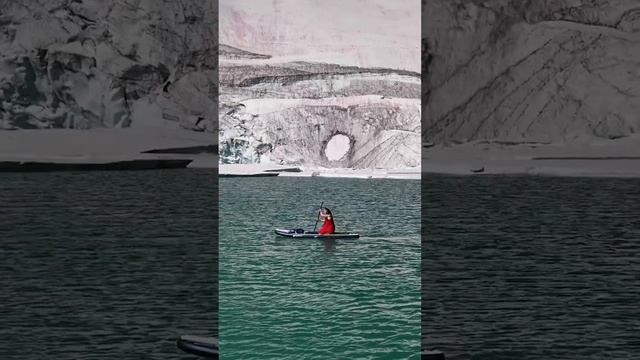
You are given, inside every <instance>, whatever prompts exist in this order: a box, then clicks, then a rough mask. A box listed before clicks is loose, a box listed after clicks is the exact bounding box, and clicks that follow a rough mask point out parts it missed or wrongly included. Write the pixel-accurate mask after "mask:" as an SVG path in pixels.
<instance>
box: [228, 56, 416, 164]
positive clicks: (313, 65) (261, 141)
mask: <svg viewBox="0 0 640 360" xmlns="http://www.w3.org/2000/svg"><path fill="white" fill-rule="evenodd" d="M270 60H272V58H271V57H270V55H268V54H255V53H251V52H248V51H244V50H242V49H238V48H236V47H233V46H230V45H221V48H220V60H219V62H220V64H219V66H220V72H219V79H220V93H219V99H220V107H219V114H220V118H219V119H220V120H219V126H220V129H219V138H220V160H221V162H222V163H226V164H251V163H275V164H282V165H301V166H307V167H324V168H351V169H373V168H381V169H398V168H408V167H418V166H420V119H421V111H422V109H421V106H420V102H421V100H420V96H421V77H420V74H419V73H416V72H412V71H407V70H398V69H388V68H363V67H358V66H346V65H338V64H331V63H321V62H313V61H287V62H278V61H270ZM340 138H343V139H348V141H343V146H346V147H344V148H342V149H339V152H340V153H341V155H342V156H340V157H333V156H332V155H329V156H328V154H333V153H334V152H335V151H334V150H335V149H327V145H328V144H332V140H336V139H340ZM327 150H329V151H327Z"/></svg>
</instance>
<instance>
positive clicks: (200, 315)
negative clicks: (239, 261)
mask: <svg viewBox="0 0 640 360" xmlns="http://www.w3.org/2000/svg"><path fill="white" fill-rule="evenodd" d="M216 197H217V182H216V178H215V176H214V175H212V172H211V171H206V170H191V169H186V170H162V171H134V172H84V173H83V172H68V173H31V174H28V173H12V174H9V173H3V174H0V239H1V241H2V246H1V247H0V259H2V261H1V262H0V289H1V290H0V319H1V320H0V323H1V324H2V325H1V326H0V339H2V340H1V341H0V359H3V360H4V359H21V360H24V359H38V360H40V359H193V358H194V357H193V356H189V355H188V354H185V353H183V352H182V351H180V350H179V349H177V347H176V344H175V340H176V338H177V337H178V336H179V335H182V334H201V335H214V336H215V335H216V331H217V303H216V297H217V283H216V280H217V274H216V271H217V264H216V263H217V238H216V229H215V225H216V222H215V216H216V215H217V213H216V207H215V199H216Z"/></svg>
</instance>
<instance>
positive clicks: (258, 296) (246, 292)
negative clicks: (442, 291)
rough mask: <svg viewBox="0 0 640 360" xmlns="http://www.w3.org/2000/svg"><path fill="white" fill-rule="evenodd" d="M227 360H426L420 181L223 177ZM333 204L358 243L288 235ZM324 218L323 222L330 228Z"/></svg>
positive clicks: (222, 302) (340, 227) (222, 299)
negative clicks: (280, 233)
mask: <svg viewBox="0 0 640 360" xmlns="http://www.w3.org/2000/svg"><path fill="white" fill-rule="evenodd" d="M219 185H220V187H219V190H220V193H219V194H220V247H219V251H220V258H219V259H220V263H219V271H220V272H219V285H220V293H219V310H220V312H219V314H220V319H219V320H220V328H219V333H220V341H221V355H222V358H223V359H251V358H253V359H255V358H260V359H418V358H419V353H420V260H421V259H420V256H421V254H420V181H407V180H380V179H367V180H360V179H324V178H322V179H321V178H221V179H220V183H219ZM322 201H324V203H325V206H327V207H329V208H331V209H332V211H333V213H334V218H335V221H336V228H337V231H350V232H358V233H360V234H361V238H360V239H357V240H333V241H331V240H317V239H289V238H278V237H276V236H275V234H274V233H273V229H274V228H276V227H303V228H311V229H312V228H313V226H314V224H315V221H316V210H317V208H318V207H319V205H320V203H321V202H322ZM318 226H320V225H318Z"/></svg>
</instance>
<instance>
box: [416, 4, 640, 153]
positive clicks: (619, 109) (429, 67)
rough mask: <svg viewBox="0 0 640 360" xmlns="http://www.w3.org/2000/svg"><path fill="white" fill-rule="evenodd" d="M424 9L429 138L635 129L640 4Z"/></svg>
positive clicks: (554, 137) (521, 138) (536, 136)
mask: <svg viewBox="0 0 640 360" xmlns="http://www.w3.org/2000/svg"><path fill="white" fill-rule="evenodd" d="M423 11H424V14H423V15H424V19H425V21H424V22H423V36H424V37H425V38H424V39H423V56H424V59H425V60H426V61H425V63H424V64H425V67H426V68H425V69H423V72H424V74H425V84H424V85H425V88H426V90H427V91H426V93H425V94H424V101H423V112H424V116H425V122H424V123H423V124H424V125H425V126H424V127H423V129H422V131H423V137H424V139H425V140H427V141H432V142H434V143H447V142H467V141H474V140H503V141H514V142H525V141H534V142H555V143H568V142H572V141H576V140H587V141H589V139H592V138H609V139H615V138H619V137H625V136H628V135H630V134H634V133H637V132H638V131H639V130H640V116H639V115H638V114H640V2H638V1H636V0H609V1H605V0H542V1H537V0H536V1H533V0H528V1H520V0H485V1H480V0H477V1H476V0H424V1H423ZM428 19H432V21H429V20H428Z"/></svg>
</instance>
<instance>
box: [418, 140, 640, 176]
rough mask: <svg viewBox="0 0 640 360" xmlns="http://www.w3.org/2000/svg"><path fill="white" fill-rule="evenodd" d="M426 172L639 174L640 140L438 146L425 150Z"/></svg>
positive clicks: (530, 174)
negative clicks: (565, 143)
mask: <svg viewBox="0 0 640 360" xmlns="http://www.w3.org/2000/svg"><path fill="white" fill-rule="evenodd" d="M422 174H424V175H453V176H487V175H520V176H550V177H589V178H612V177H615V178H640V138H639V137H631V138H626V139H622V140H601V141H594V142H592V143H575V144H570V145H561V144H512V145H504V144H496V143H490V144H488V143H486V142H476V143H467V144H460V145H452V146H442V145H438V146H433V147H430V148H426V149H424V148H423V150H422Z"/></svg>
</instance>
